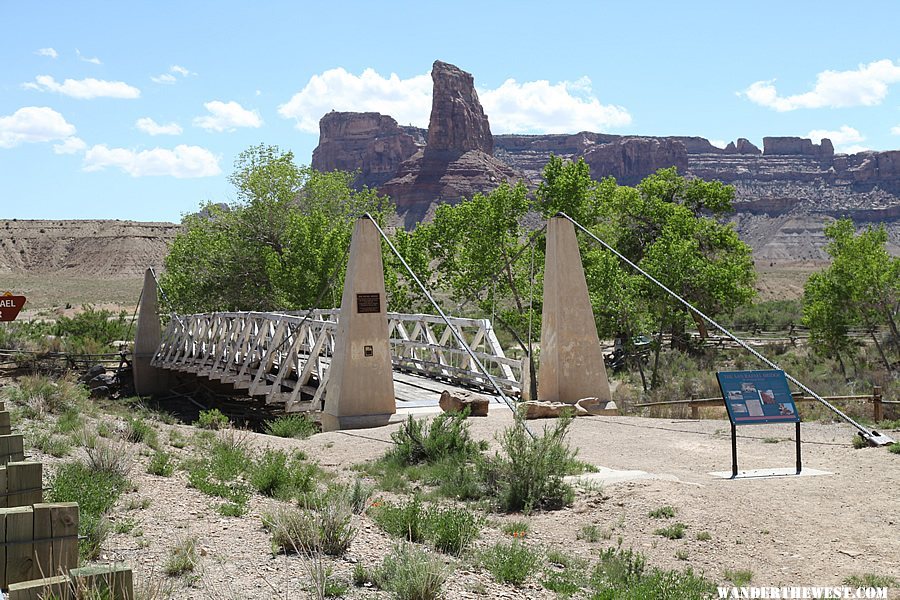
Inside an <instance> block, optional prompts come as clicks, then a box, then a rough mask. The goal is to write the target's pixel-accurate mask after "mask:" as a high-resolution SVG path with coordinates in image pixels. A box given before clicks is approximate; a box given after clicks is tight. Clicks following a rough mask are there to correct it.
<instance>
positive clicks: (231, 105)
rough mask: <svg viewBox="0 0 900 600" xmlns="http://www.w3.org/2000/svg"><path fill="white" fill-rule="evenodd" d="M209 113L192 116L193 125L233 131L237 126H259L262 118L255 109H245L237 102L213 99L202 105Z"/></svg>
mask: <svg viewBox="0 0 900 600" xmlns="http://www.w3.org/2000/svg"><path fill="white" fill-rule="evenodd" d="M203 106H204V108H206V110H208V111H209V113H210V114H208V115H204V116H202V117H196V118H194V121H193V123H194V127H202V128H203V129H206V130H207V131H234V130H235V129H237V128H238V127H254V128H256V127H260V126H261V125H262V124H263V120H262V118H261V117H260V116H259V113H258V112H256V111H255V110H247V109H246V108H244V107H243V106H241V105H240V104H238V103H237V102H234V101H232V102H221V101H219V100H213V101H212V102H207V103H206V104H204V105H203Z"/></svg>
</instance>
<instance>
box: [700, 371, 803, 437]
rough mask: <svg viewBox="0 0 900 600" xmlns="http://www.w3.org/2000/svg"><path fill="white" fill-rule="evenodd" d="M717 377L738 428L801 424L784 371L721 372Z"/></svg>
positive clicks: (730, 415) (729, 413) (730, 413)
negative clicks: (770, 424) (773, 424)
mask: <svg viewBox="0 0 900 600" xmlns="http://www.w3.org/2000/svg"><path fill="white" fill-rule="evenodd" d="M716 377H717V378H718V380H719V388H720V389H721V390H722V398H723V399H724V400H725V407H726V408H727V409H728V418H729V419H731V422H732V423H734V424H735V425H758V424H761V423H799V422H800V415H798V414H797V407H796V406H795V404H794V398H793V396H791V390H790V388H788V382H787V378H785V376H784V371H720V372H719V373H716Z"/></svg>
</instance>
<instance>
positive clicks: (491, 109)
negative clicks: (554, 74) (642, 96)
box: [478, 77, 631, 133]
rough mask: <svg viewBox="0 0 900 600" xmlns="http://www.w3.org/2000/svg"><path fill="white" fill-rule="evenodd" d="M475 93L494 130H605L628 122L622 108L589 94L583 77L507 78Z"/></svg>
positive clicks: (550, 131)
mask: <svg viewBox="0 0 900 600" xmlns="http://www.w3.org/2000/svg"><path fill="white" fill-rule="evenodd" d="M478 95H479V97H480V99H481V103H482V105H483V106H484V110H485V112H486V113H487V114H488V119H489V120H490V123H491V131H492V132H494V133H526V132H528V133H531V132H534V133H574V132H577V131H605V130H607V129H609V128H611V127H621V126H623V125H628V124H629V123H631V115H630V114H628V111H627V110H625V108H623V107H621V106H614V105H609V104H601V103H600V101H599V100H598V99H597V98H596V97H594V96H593V95H592V91H591V80H590V79H588V78H587V77H582V78H581V79H579V80H578V81H574V82H572V81H561V82H559V83H555V84H551V83H550V82H549V81H546V80H541V81H527V82H524V83H518V82H517V81H516V80H514V79H507V80H506V81H504V82H503V85H501V86H500V87H499V88H497V89H495V90H479V92H478Z"/></svg>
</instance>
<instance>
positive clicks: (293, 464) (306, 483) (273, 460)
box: [248, 449, 320, 500]
mask: <svg viewBox="0 0 900 600" xmlns="http://www.w3.org/2000/svg"><path fill="white" fill-rule="evenodd" d="M301 457H302V454H299V455H293V456H288V455H287V454H285V453H284V452H282V451H281V450H268V449H267V450H265V451H264V452H263V454H262V455H261V456H259V457H258V458H256V459H255V460H254V461H253V462H252V463H251V464H250V466H249V468H248V472H249V477H250V483H251V485H252V486H253V487H254V489H255V490H256V491H257V492H259V493H260V494H262V495H264V496H269V497H271V498H278V499H281V500H288V499H291V498H295V497H297V496H299V495H302V494H307V493H309V492H312V491H313V490H315V488H316V481H317V480H318V477H319V474H320V471H319V468H318V467H316V465H314V464H312V463H307V462H305V461H303V459H302V458H301Z"/></svg>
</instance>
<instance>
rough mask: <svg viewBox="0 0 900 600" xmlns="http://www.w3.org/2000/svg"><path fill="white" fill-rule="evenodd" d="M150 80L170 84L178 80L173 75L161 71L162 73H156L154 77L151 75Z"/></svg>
mask: <svg viewBox="0 0 900 600" xmlns="http://www.w3.org/2000/svg"><path fill="white" fill-rule="evenodd" d="M150 81H152V82H153V83H167V84H172V83H175V82H176V81H178V80H177V79H176V78H175V76H174V75H169V74H168V73H163V74H162V75H157V76H156V77H151V78H150Z"/></svg>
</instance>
